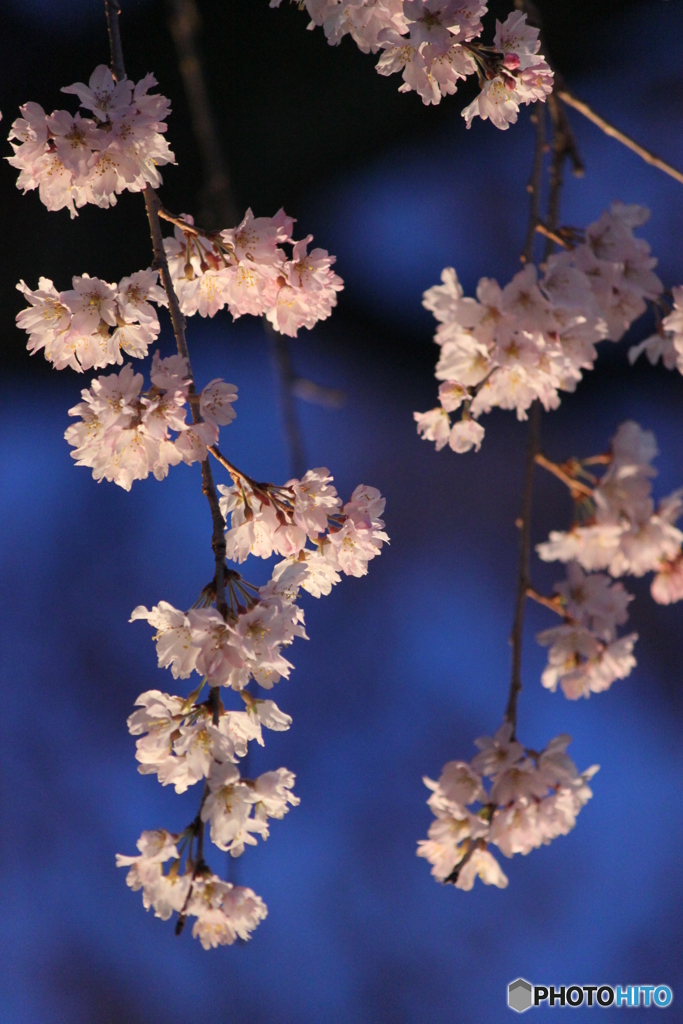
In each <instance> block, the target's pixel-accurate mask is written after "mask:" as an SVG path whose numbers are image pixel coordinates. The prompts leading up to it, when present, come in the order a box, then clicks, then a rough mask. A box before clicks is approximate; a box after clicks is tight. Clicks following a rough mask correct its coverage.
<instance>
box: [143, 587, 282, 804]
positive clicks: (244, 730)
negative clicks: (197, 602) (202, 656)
mask: <svg viewBox="0 0 683 1024" xmlns="http://www.w3.org/2000/svg"><path fill="white" fill-rule="evenodd" d="M161 604H162V605H164V606H165V610H166V612H167V615H166V616H163V615H162V616H159V618H157V620H156V621H159V619H162V620H163V622H164V626H167V624H168V620H169V618H174V619H175V621H180V620H181V619H182V618H183V616H182V613H180V612H176V611H175V609H171V606H170V605H165V602H161ZM169 613H170V615H169ZM162 628H163V627H162ZM176 628H181V629H182V627H176ZM160 631H161V630H160ZM192 696H193V698H194V703H193V700H192V699H185V698H184V697H176V696H172V695H170V694H168V693H162V692H161V691H160V690H147V692H146V693H142V694H140V696H139V697H138V699H137V701H136V707H137V708H138V710H137V711H134V712H133V714H132V715H131V716H130V718H129V719H128V729H129V732H130V733H131V735H132V736H140V737H141V739H139V740H137V742H136V744H135V746H136V754H135V757H136V759H137V760H138V761H139V762H140V766H139V768H138V771H139V772H140V774H141V775H156V776H157V778H158V779H159V782H160V783H161V785H162V786H173V787H174V788H175V791H176V793H184V792H185V791H186V790H187V788H188V787H189V786H193V785H194V784H195V783H196V782H199V780H200V779H206V778H207V777H208V776H209V773H210V770H211V765H212V763H213V762H214V761H217V762H219V763H224V762H227V761H231V762H236V761H237V760H238V758H241V757H245V756H246V753H247V747H248V744H249V743H250V742H251V741H252V740H256V742H257V743H258V744H259V745H260V746H263V745H264V743H263V728H266V729H273V730H276V731H277V732H283V731H285V730H287V729H289V727H290V725H291V724H292V719H291V718H290V717H289V715H285V714H284V713H283V712H282V711H280V709H279V708H278V706H277V704H275V702H274V701H272V700H257V699H256V698H254V697H252V695H251V694H250V693H249V691H248V690H242V691H241V696H242V698H243V700H244V703H245V705H246V710H245V711H226V710H225V708H222V707H221V708H220V713H219V719H218V724H217V725H214V724H213V719H212V714H211V709H210V708H209V706H208V703H207V702H206V701H205V702H203V703H201V704H199V703H197V698H198V696H199V694H198V693H197V694H193V695H192Z"/></svg>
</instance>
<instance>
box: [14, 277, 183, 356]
mask: <svg viewBox="0 0 683 1024" xmlns="http://www.w3.org/2000/svg"><path fill="white" fill-rule="evenodd" d="M157 278H158V274H157V272H156V271H155V270H139V271H137V273H135V274H132V275H131V276H130V277H124V278H122V280H121V281H120V282H119V284H118V285H114V284H107V282H106V281H101V280H100V279H99V278H97V277H90V276H89V275H88V274H83V276H82V277H74V278H73V282H72V283H73V288H72V289H71V290H68V291H63V292H57V291H56V289H55V287H54V285H53V283H52V281H50V280H48V279H47V278H45V277H41V278H40V281H39V284H38V288H37V289H36V290H35V291H32V290H31V289H30V288H28V287H27V285H26V284H25V283H24V282H23V281H20V283H19V284H18V285H17V288H18V290H19V291H20V292H22V294H23V295H24V297H25V298H26V299H27V300H28V302H29V303H30V305H29V306H28V308H26V309H23V310H22V311H21V312H20V313H18V314H17V317H16V320H17V326H18V327H20V328H22V329H23V330H25V331H26V332H27V334H28V335H29V340H28V344H27V348H28V350H29V352H30V353H31V354H32V355H34V354H35V353H36V352H39V351H40V350H41V349H42V350H43V351H44V354H45V358H46V359H47V360H49V361H50V362H51V363H52V365H53V366H54V367H55V369H56V370H63V369H64V368H65V367H66V366H70V367H71V368H72V369H73V370H78V371H79V372H80V371H83V370H91V369H100V368H101V367H103V366H109V365H111V364H112V363H118V364H119V365H121V364H122V363H123V353H124V352H125V353H126V354H127V355H130V356H133V357H135V358H143V357H144V356H146V355H147V353H148V348H149V346H150V345H151V344H152V342H154V341H156V339H157V337H158V335H159V330H160V326H159V318H158V316H157V313H156V310H155V309H154V307H153V306H152V305H150V303H151V302H155V303H157V304H158V305H166V294H165V292H164V290H163V289H162V288H160V287H159V285H158V284H157Z"/></svg>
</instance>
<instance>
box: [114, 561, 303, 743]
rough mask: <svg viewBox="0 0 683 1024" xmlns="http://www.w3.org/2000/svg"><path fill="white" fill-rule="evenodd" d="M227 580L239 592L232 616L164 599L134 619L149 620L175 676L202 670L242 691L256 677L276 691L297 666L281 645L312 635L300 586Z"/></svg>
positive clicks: (212, 680) (213, 681)
mask: <svg viewBox="0 0 683 1024" xmlns="http://www.w3.org/2000/svg"><path fill="white" fill-rule="evenodd" d="M304 573H305V569H302V572H301V573H300V574H299V576H302V575H304ZM227 583H228V587H229V588H230V587H232V588H233V592H234V593H235V602H234V604H235V610H231V611H230V613H229V614H228V616H227V619H224V618H223V616H222V615H221V614H220V612H218V611H217V610H216V609H215V608H212V607H208V608H191V609H190V610H189V611H188V612H182V611H179V610H178V609H177V608H174V607H173V605H171V604H169V603H168V602H167V601H160V602H159V604H157V605H154V607H153V608H152V609H151V610H148V609H147V608H145V607H144V605H139V606H138V607H137V608H135V609H134V611H133V614H132V616H131V622H134V621H135V620H137V619H145V620H146V621H147V622H149V624H150V626H153V627H154V629H155V630H156V633H155V635H154V639H155V641H156V645H157V658H158V661H159V666H160V668H170V670H171V673H172V675H173V677H174V679H187V678H188V677H189V676H190V675H191V674H192V673H193V672H198V673H199V674H200V675H201V676H202V677H203V678H204V679H206V680H207V681H208V683H209V686H212V687H217V686H225V687H229V688H231V689H233V690H243V689H244V687H245V686H246V685H247V684H248V683H249V681H250V679H252V678H253V679H255V680H256V682H257V683H259V685H260V686H263V687H265V688H266V689H271V688H272V687H273V685H274V684H275V683H277V682H279V680H280V679H281V677H282V676H284V677H285V678H288V677H289V673H290V671H291V669H292V668H293V667H294V666H293V665H292V664H291V662H289V661H287V659H286V658H285V657H284V655H283V653H282V648H283V647H289V646H290V645H291V643H292V642H293V640H294V638H295V637H297V636H298V637H303V638H304V639H307V637H306V631H305V629H304V624H303V622H304V614H303V611H302V610H301V608H299V607H298V605H296V604H295V603H294V599H295V597H296V595H297V593H298V586H297V585H296V583H295V584H294V585H289V584H290V581H289V580H287V579H286V578H285V579H281V580H271V581H270V582H269V583H267V584H266V585H265V586H264V587H260V588H253V587H251V585H247V584H245V583H243V582H242V579H241V577H240V576H239V574H238V573H235V574H234V576H230V575H228V576H227ZM247 588H248V589H247ZM250 591H251V592H250ZM226 727H227V724H226Z"/></svg>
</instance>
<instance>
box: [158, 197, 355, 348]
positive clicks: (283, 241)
mask: <svg viewBox="0 0 683 1024" xmlns="http://www.w3.org/2000/svg"><path fill="white" fill-rule="evenodd" d="M183 219H184V221H185V222H186V223H187V225H188V228H187V230H185V229H183V228H182V227H180V226H178V225H176V228H175V237H173V238H166V239H165V240H164V246H165V249H166V255H167V257H168V263H169V268H170V271H171V277H172V279H173V286H174V288H175V290H176V293H177V295H178V299H179V302H180V308H181V310H182V311H183V313H185V314H186V315H187V316H191V315H192V314H193V313H199V314H200V316H214V315H215V314H216V313H217V312H218V311H219V310H220V309H223V308H224V306H227V307H228V309H229V311H230V313H231V314H232V316H233V317H234V318H235V319H236V318H237V317H239V316H242V315H243V314H245V313H250V314H252V315H253V316H265V317H266V318H267V319H268V321H269V322H270V323H271V324H272V325H273V327H274V328H275V330H276V331H279V332H280V333H281V334H287V335H289V336H290V337H292V338H294V337H296V334H297V331H298V330H299V329H300V328H301V327H306V328H308V329H309V330H310V329H311V328H312V327H314V326H315V324H316V323H317V322H318V321H319V320H326V319H327V317H328V316H329V315H330V313H331V312H332V309H333V308H334V306H336V304H337V292H339V291H341V290H342V288H343V287H344V282H343V281H342V279H341V277H339V276H338V274H335V273H334V271H333V270H332V269H331V267H332V264H333V263H334V262H335V257H334V256H330V255H329V254H328V253H327V252H326V250H325V249H313V250H312V251H311V252H310V253H309V252H308V251H307V250H308V245H309V243H310V242H311V240H312V238H313V236H312V235H308V236H307V237H306V238H304V239H301V240H300V241H298V242H295V241H294V239H293V238H292V231H293V228H294V220H293V219H292V218H291V217H288V216H287V215H286V214H285V212H284V210H279V211H278V213H276V214H275V216H274V217H254V215H253V213H252V212H251V210H247V212H246V214H245V216H244V219H243V221H242V223H241V224H240V225H239V226H238V227H236V228H228V229H226V230H224V231H216V232H212V233H211V234H210V235H209V234H203V233H201V232H200V231H198V230H197V229H194V227H193V221H192V218H191V217H187V216H186V217H185V218H183ZM282 246H288V247H291V253H288V252H287V251H285V249H283V248H282Z"/></svg>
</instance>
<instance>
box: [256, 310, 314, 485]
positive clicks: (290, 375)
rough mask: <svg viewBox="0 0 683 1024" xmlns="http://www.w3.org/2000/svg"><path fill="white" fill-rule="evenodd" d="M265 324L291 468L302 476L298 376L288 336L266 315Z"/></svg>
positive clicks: (293, 473) (298, 475)
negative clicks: (297, 396)
mask: <svg viewBox="0 0 683 1024" xmlns="http://www.w3.org/2000/svg"><path fill="white" fill-rule="evenodd" d="M263 325H264V327H265V331H266V334H267V336H268V345H269V346H270V355H271V358H272V361H273V369H274V370H275V376H276V377H277V380H278V383H279V385H280V405H281V407H282V420H283V423H284V428H285V438H286V439H287V445H288V447H289V458H290V470H291V473H292V475H293V476H295V477H297V478H300V477H302V476H303V474H304V473H305V471H306V463H305V458H304V446H303V443H302V440H301V431H300V430H299V418H298V416H297V413H296V402H295V400H294V389H295V387H296V382H297V379H298V378H297V376H296V374H295V373H294V368H293V367H292V356H291V352H290V349H289V344H288V340H287V338H285V337H284V336H283V335H282V334H280V333H279V332H278V331H275V330H273V328H272V327H271V325H270V324H269V323H268V321H267V320H266V319H265V317H264V318H263Z"/></svg>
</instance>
